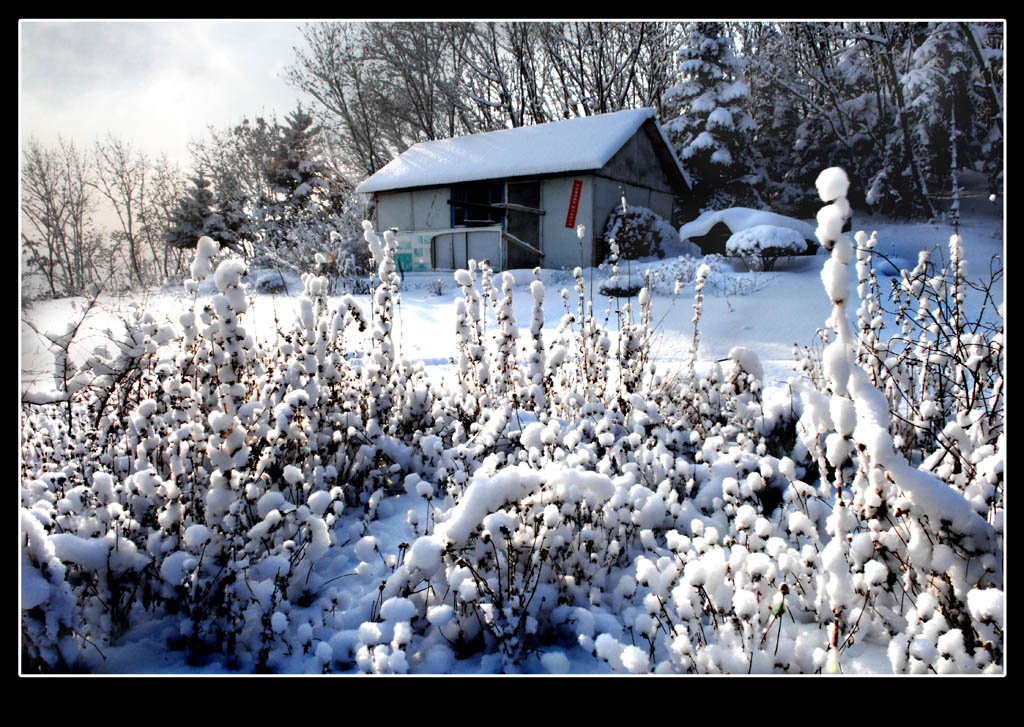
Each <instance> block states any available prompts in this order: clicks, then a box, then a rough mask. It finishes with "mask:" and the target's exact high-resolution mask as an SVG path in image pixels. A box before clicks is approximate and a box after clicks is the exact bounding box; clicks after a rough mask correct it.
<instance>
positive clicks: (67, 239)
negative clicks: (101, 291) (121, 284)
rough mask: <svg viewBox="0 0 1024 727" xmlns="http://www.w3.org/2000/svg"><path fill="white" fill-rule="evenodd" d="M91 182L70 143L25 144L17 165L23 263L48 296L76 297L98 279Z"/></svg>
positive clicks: (82, 159) (84, 163)
mask: <svg viewBox="0 0 1024 727" xmlns="http://www.w3.org/2000/svg"><path fill="white" fill-rule="evenodd" d="M91 182H92V180H91V176H90V170H89V167H88V162H87V160H86V158H85V156H84V155H83V154H82V153H81V152H79V151H78V149H77V148H76V147H75V145H74V143H71V142H65V141H64V140H63V139H61V140H59V141H58V144H57V147H56V148H52V149H48V148H45V147H44V146H42V145H41V144H40V143H39V141H38V140H36V139H32V140H31V141H30V142H29V143H28V145H27V147H26V149H25V152H24V158H23V160H22V166H21V211H22V219H23V224H22V232H21V239H22V244H23V246H24V252H25V256H24V258H23V262H24V264H25V265H26V268H27V270H26V272H28V273H30V274H33V275H38V276H41V277H42V278H43V280H44V281H45V284H46V286H47V288H48V292H49V295H51V296H53V297H60V296H68V295H77V294H79V293H81V292H82V291H83V290H85V289H86V288H87V287H88V286H89V285H90V284H91V283H93V282H95V281H96V280H98V279H99V277H100V275H99V272H98V270H97V266H96V263H97V259H98V258H99V257H100V255H101V246H100V244H99V238H100V235H99V234H98V233H97V232H96V231H95V229H94V228H93V225H92V212H93V210H94V208H95V203H94V200H93V198H92V196H91V194H90V191H91V187H90V185H91Z"/></svg>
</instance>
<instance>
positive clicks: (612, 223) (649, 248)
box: [604, 205, 679, 260]
mask: <svg viewBox="0 0 1024 727" xmlns="http://www.w3.org/2000/svg"><path fill="white" fill-rule="evenodd" d="M604 240H606V241H610V240H615V241H616V242H617V243H618V245H619V255H620V256H621V257H623V258H625V259H627V260H638V259H640V258H646V257H652V256H657V257H659V258H663V257H665V252H666V250H667V249H673V250H674V249H676V248H678V247H679V233H678V232H676V229H675V228H674V227H673V226H672V225H671V224H669V223H668V222H667V221H666V220H664V219H663V218H661V217H660V216H659V215H658V214H657V213H655V212H653V211H651V210H649V209H647V208H646V207H638V206H636V205H624V206H622V207H618V206H617V207H615V209H613V210H612V212H611V214H610V215H608V223H607V225H606V227H605V230H604Z"/></svg>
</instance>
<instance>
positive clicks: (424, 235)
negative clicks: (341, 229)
mask: <svg viewBox="0 0 1024 727" xmlns="http://www.w3.org/2000/svg"><path fill="white" fill-rule="evenodd" d="M356 191H357V192H362V193H372V194H373V195H374V196H375V198H376V200H375V201H376V205H375V207H376V215H375V217H376V219H375V225H376V229H377V230H378V231H383V230H386V229H389V228H396V229H397V230H398V235H397V236H398V240H399V258H398V262H399V263H400V264H401V265H402V267H403V269H405V270H430V269H441V270H447V269H454V268H460V267H465V266H466V264H467V261H468V260H470V259H475V260H484V259H487V260H488V261H489V262H490V264H491V266H492V267H493V268H494V269H496V270H508V269H512V268H532V267H535V266H538V265H540V266H542V267H545V268H571V267H575V266H576V265H580V264H581V263H582V264H583V265H584V266H589V265H596V264H597V263H599V262H601V261H600V259H598V258H599V256H601V255H602V252H603V249H602V243H603V241H602V240H601V239H600V237H601V235H602V233H603V231H604V229H605V226H606V223H607V220H608V215H609V214H610V213H611V211H612V210H613V209H614V207H615V206H616V205H621V204H622V199H623V197H625V199H626V202H627V203H628V204H630V205H635V206H639V207H646V208H648V209H650V210H652V211H654V212H656V213H657V214H658V215H660V216H662V217H664V218H665V219H668V220H671V219H672V215H673V211H674V209H675V208H676V207H677V206H678V205H680V204H681V203H682V201H683V200H685V199H686V198H687V197H688V195H689V191H690V184H689V180H688V178H687V176H686V172H685V171H684V170H683V168H682V167H681V166H680V164H679V161H678V159H677V158H676V156H675V153H674V152H673V151H672V147H671V145H670V144H669V142H668V139H667V138H666V137H665V134H664V132H663V131H662V130H661V127H660V126H659V124H658V122H657V119H656V118H655V113H654V109H635V110H629V111H619V112H616V113H611V114H600V115H595V116H588V117H581V118H574V119H568V120H565V121H554V122H551V123H547V124H537V125H534V126H525V127H519V128H515V129H503V130H501V131H491V132H487V133H482V134H472V135H469V136H462V137H456V138H454V139H444V140H441V141H428V142H422V143H420V144H416V145H414V146H412V147H410V148H409V149H408V150H407V151H405V152H404V153H403V154H401V155H400V156H399V157H398V158H397V159H394V160H393V161H391V162H390V163H389V164H387V165H386V166H384V167H383V168H382V169H380V170H379V171H378V172H377V173H376V174H374V175H373V176H371V177H370V178H369V179H367V180H366V181H364V182H363V183H362V184H360V185H359V186H358V187H357V188H356ZM578 225H583V226H584V228H585V230H584V236H583V241H582V242H583V249H582V250H581V249H580V240H579V238H578V237H577V233H576V228H577V226H578ZM595 243H597V244H595Z"/></svg>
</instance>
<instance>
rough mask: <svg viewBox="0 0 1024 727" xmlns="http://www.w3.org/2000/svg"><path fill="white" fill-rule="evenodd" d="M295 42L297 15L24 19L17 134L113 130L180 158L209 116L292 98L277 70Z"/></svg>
mask: <svg viewBox="0 0 1024 727" xmlns="http://www.w3.org/2000/svg"><path fill="white" fill-rule="evenodd" d="M301 42H302V37H301V35H300V33H299V31H298V29H297V24H296V23H279V22H273V23H269V22H268V23H263V22H242V21H224V22H210V21H202V22H156V21H154V22H42V21H40V22H23V23H22V24H21V105H20V109H21V125H22V135H23V138H25V137H28V136H31V135H35V136H37V137H38V138H40V139H41V140H44V141H49V140H53V139H55V138H56V136H57V135H61V136H63V137H64V138H68V139H74V140H75V141H76V142H79V143H85V144H88V143H91V142H92V141H93V140H95V139H98V138H102V137H103V136H105V135H106V134H107V133H108V132H109V133H112V134H114V135H115V136H117V137H119V138H123V139H126V140H128V141H130V142H132V143H133V144H138V145H139V146H140V147H142V148H143V149H145V150H146V151H147V152H148V153H150V154H152V155H154V156H156V155H159V154H160V153H167V154H168V156H170V157H172V158H175V159H178V160H180V161H183V162H184V161H185V160H186V157H187V155H186V147H187V142H188V140H189V139H190V138H198V137H201V136H203V135H204V134H205V132H206V129H207V127H208V126H210V125H213V126H215V127H223V126H227V125H230V124H232V123H234V122H236V121H238V120H240V119H241V118H242V117H243V116H246V115H250V116H251V115H252V114H254V113H269V112H271V111H273V112H276V113H277V115H278V116H279V117H283V116H284V114H286V113H287V112H288V111H290V110H292V109H293V108H294V107H295V104H296V103H297V101H298V100H300V99H301V98H302V97H301V94H300V93H299V92H297V91H295V90H294V89H292V88H290V87H288V86H287V84H285V82H284V80H283V78H281V72H282V71H283V69H284V68H285V67H286V66H287V65H289V64H290V63H291V62H292V61H293V57H294V52H293V51H292V47H293V46H298V45H300V44H301Z"/></svg>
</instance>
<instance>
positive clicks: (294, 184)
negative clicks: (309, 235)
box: [257, 106, 328, 256]
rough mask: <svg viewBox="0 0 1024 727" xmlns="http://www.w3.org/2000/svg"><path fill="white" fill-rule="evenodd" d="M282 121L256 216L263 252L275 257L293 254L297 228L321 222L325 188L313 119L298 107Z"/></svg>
mask: <svg viewBox="0 0 1024 727" xmlns="http://www.w3.org/2000/svg"><path fill="white" fill-rule="evenodd" d="M285 121H286V125H284V126H279V127H278V131H277V142H276V144H275V146H274V150H273V153H272V155H271V157H270V160H269V165H268V167H269V168H268V169H267V172H266V179H267V181H268V186H269V192H268V193H265V194H264V196H263V197H262V199H261V204H260V206H259V209H258V213H257V225H258V227H259V231H260V233H261V236H262V241H261V243H262V247H263V248H264V252H266V253H268V254H272V255H277V256H282V255H287V254H288V253H289V252H290V251H294V250H293V248H295V246H296V244H297V242H298V241H296V240H295V239H294V237H295V233H296V231H297V230H298V229H299V228H303V229H309V228H311V227H312V228H315V227H317V226H318V223H320V222H322V221H323V218H324V216H325V215H324V209H323V202H324V198H325V197H326V194H327V188H328V183H327V180H326V176H327V173H326V170H325V167H324V164H323V162H322V161H321V159H320V157H319V154H318V150H317V145H316V141H317V135H318V134H319V133H320V127H318V126H314V125H313V117H312V116H311V115H310V114H309V113H307V112H305V111H303V110H302V107H301V106H300V107H299V108H298V109H297V110H296V111H294V112H292V113H291V114H289V115H288V116H287V117H286V119H285Z"/></svg>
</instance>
